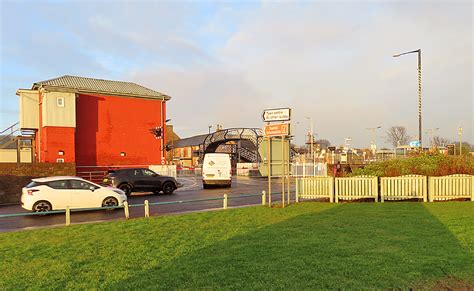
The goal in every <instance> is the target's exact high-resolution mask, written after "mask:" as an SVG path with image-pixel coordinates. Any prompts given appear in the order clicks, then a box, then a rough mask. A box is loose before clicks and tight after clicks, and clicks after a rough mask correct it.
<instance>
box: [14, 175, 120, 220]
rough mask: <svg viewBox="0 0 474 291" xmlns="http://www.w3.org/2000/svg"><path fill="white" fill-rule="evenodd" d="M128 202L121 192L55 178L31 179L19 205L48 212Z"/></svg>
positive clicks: (70, 178)
mask: <svg viewBox="0 0 474 291" xmlns="http://www.w3.org/2000/svg"><path fill="white" fill-rule="evenodd" d="M125 201H127V196H126V195H125V193H124V192H123V191H122V190H119V189H115V188H112V187H104V186H100V185H97V184H95V183H92V182H89V181H86V180H84V179H82V178H79V177H70V176H58V177H47V178H38V179H32V180H31V182H30V183H29V184H28V185H26V186H25V187H24V188H23V189H22V194H21V206H22V207H23V208H24V209H26V210H30V211H36V212H47V211H51V210H59V209H66V207H67V206H69V207H70V208H71V209H73V208H92V207H105V206H120V205H123V203H124V202H125Z"/></svg>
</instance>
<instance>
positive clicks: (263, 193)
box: [262, 190, 267, 206]
mask: <svg viewBox="0 0 474 291" xmlns="http://www.w3.org/2000/svg"><path fill="white" fill-rule="evenodd" d="M266 196H267V193H265V190H263V191H262V205H263V206H265V204H266V201H267V197H266Z"/></svg>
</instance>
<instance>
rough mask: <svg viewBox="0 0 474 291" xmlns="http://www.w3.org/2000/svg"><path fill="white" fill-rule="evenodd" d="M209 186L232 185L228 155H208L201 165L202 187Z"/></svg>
mask: <svg viewBox="0 0 474 291" xmlns="http://www.w3.org/2000/svg"><path fill="white" fill-rule="evenodd" d="M209 185H223V186H226V187H231V185H232V166H231V164H230V156H229V155H228V154H218V153H217V154H216V153H209V154H206V155H205V156H204V162H203V163H202V187H203V188H204V189H206V188H208V186H209Z"/></svg>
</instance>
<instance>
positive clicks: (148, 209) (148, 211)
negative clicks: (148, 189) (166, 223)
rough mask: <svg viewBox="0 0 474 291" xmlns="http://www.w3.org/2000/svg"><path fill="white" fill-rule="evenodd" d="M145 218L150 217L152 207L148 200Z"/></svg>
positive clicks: (146, 201)
mask: <svg viewBox="0 0 474 291" xmlns="http://www.w3.org/2000/svg"><path fill="white" fill-rule="evenodd" d="M145 217H150V205H149V204H148V200H145Z"/></svg>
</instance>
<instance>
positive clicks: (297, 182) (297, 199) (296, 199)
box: [295, 177, 300, 203]
mask: <svg viewBox="0 0 474 291" xmlns="http://www.w3.org/2000/svg"><path fill="white" fill-rule="evenodd" d="M295 182H296V194H295V196H296V197H295V201H296V203H298V202H300V198H299V197H298V196H299V194H300V193H299V186H298V184H299V181H298V177H296V178H295Z"/></svg>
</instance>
